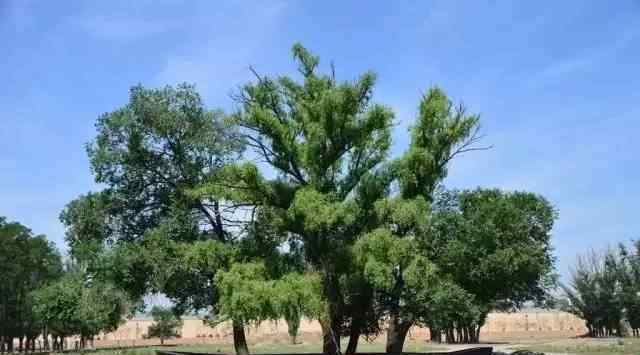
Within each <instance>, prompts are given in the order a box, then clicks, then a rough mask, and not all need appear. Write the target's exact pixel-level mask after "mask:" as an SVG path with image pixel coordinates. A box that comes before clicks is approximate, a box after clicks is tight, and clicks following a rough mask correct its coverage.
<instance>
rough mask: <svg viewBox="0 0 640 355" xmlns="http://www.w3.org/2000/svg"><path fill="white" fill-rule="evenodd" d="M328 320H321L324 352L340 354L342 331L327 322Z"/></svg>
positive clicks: (329, 354) (332, 354) (334, 354)
mask: <svg viewBox="0 0 640 355" xmlns="http://www.w3.org/2000/svg"><path fill="white" fill-rule="evenodd" d="M327 323H328V322H326V321H322V322H320V326H321V327H322V352H323V353H324V354H326V355H340V354H341V352H340V332H339V331H337V329H335V328H336V327H335V326H334V327H332V326H331V325H329V324H327Z"/></svg>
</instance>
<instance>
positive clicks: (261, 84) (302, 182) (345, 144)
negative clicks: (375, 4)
mask: <svg viewBox="0 0 640 355" xmlns="http://www.w3.org/2000/svg"><path fill="white" fill-rule="evenodd" d="M293 56H294V58H295V60H296V61H297V62H298V64H299V71H300V73H301V75H302V79H303V80H302V82H297V81H295V80H294V79H292V78H289V77H278V78H270V77H267V76H261V75H259V74H257V73H255V74H256V81H255V82H253V83H250V84H247V85H246V86H244V87H243V88H242V90H241V92H240V93H239V94H238V96H237V100H238V102H239V103H240V105H241V110H240V111H239V112H238V113H237V114H236V115H235V116H234V122H235V123H236V124H238V125H239V126H240V127H241V128H242V133H244V137H245V139H246V141H247V144H248V145H249V146H251V147H253V148H254V150H255V154H257V155H258V156H259V158H260V160H261V161H263V162H264V163H266V164H267V165H268V166H269V167H270V168H271V169H273V170H274V171H275V173H276V174H275V175H276V177H275V178H274V179H271V180H268V179H265V178H263V177H262V175H261V174H260V173H259V172H258V168H257V166H255V165H253V164H252V163H247V164H246V165H244V166H240V167H236V168H234V169H228V171H227V172H226V181H229V183H228V185H226V186H221V185H220V184H216V182H215V181H214V182H213V183H210V184H209V185H208V186H209V187H208V188H205V189H201V191H200V192H201V193H202V194H204V195H205V196H206V195H207V194H209V195H214V196H215V195H218V194H224V193H229V191H224V190H225V189H227V190H228V188H231V190H233V191H234V192H237V193H238V194H239V195H242V196H241V197H239V196H237V195H236V196H235V197H233V196H232V197H230V198H234V199H238V200H244V201H246V202H250V203H252V204H254V205H257V206H261V207H263V208H265V209H267V210H269V211H270V213H272V214H273V215H274V218H273V220H272V223H274V224H276V225H277V226H278V228H279V230H280V231H281V233H283V234H284V235H287V236H289V237H290V239H291V240H293V241H295V242H297V243H300V244H301V245H302V248H303V252H304V256H305V260H306V262H307V263H308V265H309V267H310V268H311V271H313V272H317V273H318V274H319V275H320V277H321V280H322V295H323V296H324V298H325V300H326V301H327V305H328V306H327V310H326V315H325V316H323V317H321V319H320V321H321V325H322V329H323V339H324V346H323V350H324V352H325V353H329V354H335V353H338V352H339V351H340V342H339V338H340V336H341V334H343V333H344V331H345V324H349V323H350V321H351V320H352V318H353V317H351V315H350V314H348V311H349V307H347V300H348V297H347V296H348V295H347V293H348V290H349V287H348V286H347V285H345V283H344V281H345V280H344V278H343V276H344V275H346V274H349V273H350V271H351V270H352V262H351V257H350V255H349V254H350V252H349V246H350V245H351V244H352V243H353V242H354V241H355V239H356V238H357V235H358V233H359V230H361V229H362V228H363V225H364V224H366V223H363V221H366V219H363V218H360V217H361V216H362V215H363V214H364V213H366V211H363V210H362V209H361V208H360V206H359V205H358V203H357V201H356V199H354V197H353V195H354V193H355V188H356V186H358V184H359V183H360V181H361V179H362V177H363V176H364V175H365V174H367V173H368V172H370V171H371V170H372V169H374V168H375V167H376V166H378V165H379V164H380V163H381V162H383V161H384V159H385V158H386V155H387V151H388V149H389V145H390V127H391V124H392V120H393V113H392V112H391V110H390V109H389V108H388V107H385V106H383V105H380V104H376V103H373V102H372V95H373V87H374V84H375V75H374V74H373V73H371V72H367V73H365V74H363V75H361V76H360V78H358V79H357V80H355V81H350V82H338V81H337V80H336V77H335V75H334V74H333V73H332V74H330V75H324V74H320V73H318V70H317V67H318V64H319V60H318V57H316V56H314V55H312V54H311V53H310V52H309V51H307V49H305V48H304V47H302V46H301V45H295V46H294V47H293ZM362 313H364V312H362ZM356 337H357V336H356Z"/></svg>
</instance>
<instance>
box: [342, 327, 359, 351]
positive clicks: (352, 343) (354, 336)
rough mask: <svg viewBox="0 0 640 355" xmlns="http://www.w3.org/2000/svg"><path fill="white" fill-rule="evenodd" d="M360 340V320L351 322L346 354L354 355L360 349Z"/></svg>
mask: <svg viewBox="0 0 640 355" xmlns="http://www.w3.org/2000/svg"><path fill="white" fill-rule="evenodd" d="M359 340H360V325H359V324H358V322H356V323H352V324H351V330H350V331H349V344H347V351H346V353H345V354H346V355H353V354H355V353H356V351H357V350H358V341H359Z"/></svg>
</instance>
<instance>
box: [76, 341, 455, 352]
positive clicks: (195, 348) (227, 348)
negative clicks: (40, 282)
mask: <svg viewBox="0 0 640 355" xmlns="http://www.w3.org/2000/svg"><path fill="white" fill-rule="evenodd" d="M343 346H344V347H346V343H345V344H343ZM158 349H165V350H175V351H187V352H195V353H231V354H232V353H233V352H234V351H233V345H231V344H219V345H217V344H215V345H214V344H197V345H178V346H171V347H145V348H131V349H117V350H97V351H91V354H92V355H154V354H155V351H156V350H158ZM249 350H250V351H251V352H252V353H254V354H269V353H318V352H321V351H322V346H321V344H320V343H306V342H302V343H300V344H296V345H292V344H287V343H259V344H253V345H250V346H249ZM358 350H359V351H362V352H383V351H384V344H383V343H381V342H372V343H368V342H365V341H361V342H360V344H359V346H358ZM439 350H445V348H444V347H441V346H431V345H429V344H426V343H424V342H407V344H405V351H410V352H429V351H439ZM67 354H68V353H67Z"/></svg>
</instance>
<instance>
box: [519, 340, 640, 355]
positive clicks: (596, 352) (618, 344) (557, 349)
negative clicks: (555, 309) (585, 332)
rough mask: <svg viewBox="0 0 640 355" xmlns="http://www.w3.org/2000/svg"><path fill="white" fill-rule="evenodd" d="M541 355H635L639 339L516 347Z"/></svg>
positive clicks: (639, 344)
mask: <svg viewBox="0 0 640 355" xmlns="http://www.w3.org/2000/svg"><path fill="white" fill-rule="evenodd" d="M516 348H517V349H526V350H532V351H538V352H543V353H554V354H571V355H604V354H608V355H637V354H640V340H639V339H629V338H627V339H575V340H571V341H562V342H556V343H549V344H530V345H527V346H518V347H516Z"/></svg>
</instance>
